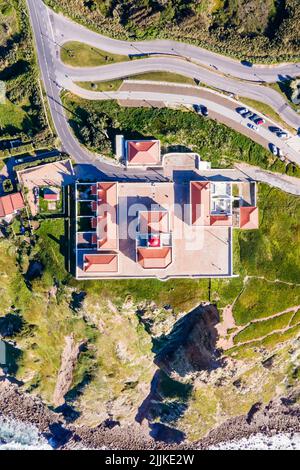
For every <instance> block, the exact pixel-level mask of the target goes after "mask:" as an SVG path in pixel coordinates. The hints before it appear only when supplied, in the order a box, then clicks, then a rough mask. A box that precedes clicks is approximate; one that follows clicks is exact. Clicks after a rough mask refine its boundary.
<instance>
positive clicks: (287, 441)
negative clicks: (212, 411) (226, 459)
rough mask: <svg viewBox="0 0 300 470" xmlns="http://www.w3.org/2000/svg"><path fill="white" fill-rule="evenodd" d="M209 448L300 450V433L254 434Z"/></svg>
mask: <svg viewBox="0 0 300 470" xmlns="http://www.w3.org/2000/svg"><path fill="white" fill-rule="evenodd" d="M209 449H210V450H300V433H294V434H288V433H280V434H275V435H274V436H266V435H264V434H255V435H253V436H250V437H247V438H246V437H244V438H242V439H236V440H233V441H230V442H221V443H219V444H217V445H215V446H211V447H209Z"/></svg>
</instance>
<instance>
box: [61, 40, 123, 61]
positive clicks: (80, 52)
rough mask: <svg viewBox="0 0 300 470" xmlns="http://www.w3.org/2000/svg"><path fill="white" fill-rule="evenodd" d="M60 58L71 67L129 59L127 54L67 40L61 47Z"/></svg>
mask: <svg viewBox="0 0 300 470" xmlns="http://www.w3.org/2000/svg"><path fill="white" fill-rule="evenodd" d="M61 60H62V61H63V62H64V63H65V64H67V65H71V66H72V67H96V66H98V65H107V64H113V63H115V62H124V61H126V60H129V58H128V56H124V55H119V54H110V53H109V52H106V51H102V50H101V49H97V48H96V47H92V46H89V45H88V44H84V43H81V42H76V41H73V42H67V43H66V44H64V45H63V46H62V47H61Z"/></svg>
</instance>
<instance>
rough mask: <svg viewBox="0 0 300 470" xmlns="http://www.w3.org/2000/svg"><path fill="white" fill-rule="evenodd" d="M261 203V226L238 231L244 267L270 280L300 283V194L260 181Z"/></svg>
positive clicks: (259, 197) (245, 270) (259, 193)
mask: <svg viewBox="0 0 300 470" xmlns="http://www.w3.org/2000/svg"><path fill="white" fill-rule="evenodd" d="M258 206H259V212H260V221H259V222H260V229H259V230H253V231H249V232H248V231H244V232H243V231H239V232H237V235H238V237H237V238H238V247H239V256H240V262H241V265H242V267H243V271H244V272H246V273H247V274H248V275H252V276H257V275H260V276H265V277H266V278H267V279H270V280H274V279H280V280H282V281H288V282H292V283H299V279H300V203H299V198H297V197H296V196H293V195H291V194H288V193H284V192H282V191H280V190H278V189H276V188H271V187H269V186H267V185H263V184H259V192H258ZM279 287H280V286H279Z"/></svg>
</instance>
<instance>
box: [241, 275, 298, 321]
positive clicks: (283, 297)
mask: <svg viewBox="0 0 300 470" xmlns="http://www.w3.org/2000/svg"><path fill="white" fill-rule="evenodd" d="M299 304H300V286H290V285H288V284H283V283H270V282H267V281H265V280H263V279H250V280H249V281H248V282H247V284H246V287H245V289H244V291H243V292H242V294H241V295H240V297H239V298H238V300H237V302H236V303H235V305H234V309H233V314H234V318H235V320H236V323H237V324H238V325H245V324H246V323H248V322H250V321H251V320H254V319H257V318H266V317H270V316H271V315H274V314H275V313H279V312H282V311H284V310H286V309H288V308H290V307H294V306H295V305H299Z"/></svg>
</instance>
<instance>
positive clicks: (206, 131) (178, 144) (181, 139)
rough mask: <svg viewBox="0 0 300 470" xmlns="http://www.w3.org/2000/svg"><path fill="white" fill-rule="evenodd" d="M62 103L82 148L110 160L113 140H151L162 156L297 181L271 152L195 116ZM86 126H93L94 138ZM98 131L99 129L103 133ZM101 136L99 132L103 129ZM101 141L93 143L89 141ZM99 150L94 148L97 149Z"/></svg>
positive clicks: (72, 99)
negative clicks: (177, 154)
mask: <svg viewBox="0 0 300 470" xmlns="http://www.w3.org/2000/svg"><path fill="white" fill-rule="evenodd" d="M63 101H64V103H65V105H66V108H67V109H69V110H70V111H71V113H70V121H69V122H70V124H71V126H72V127H73V130H74V132H75V134H76V136H77V138H78V139H79V140H80V142H81V143H83V144H84V145H87V146H88V147H89V148H91V149H93V150H95V149H96V150H97V151H98V150H99V151H100V152H101V153H107V154H108V155H110V154H111V153H110V148H111V147H110V145H112V146H113V144H114V137H115V135H116V134H120V133H123V134H124V135H125V137H126V138H145V137H155V138H157V139H160V140H161V143H162V150H163V152H168V151H174V150H175V151H176V150H179V151H181V150H186V149H189V150H191V151H195V152H198V153H199V154H200V155H201V158H202V159H203V160H208V161H211V162H212V165H213V166H214V167H219V168H220V167H223V168H226V167H232V165H233V162H235V161H243V162H246V163H249V164H252V165H256V166H260V167H261V168H265V169H268V170H272V171H277V172H280V173H286V172H287V173H288V174H293V175H294V176H300V169H299V167H297V166H296V165H294V164H293V165H286V164H285V163H283V162H281V161H280V160H279V159H277V158H275V157H274V156H273V155H272V154H271V152H269V151H268V150H267V149H265V148H263V147H262V146H261V145H259V144H256V143H255V142H253V141H252V140H251V139H249V138H248V137H246V136H244V135H242V134H239V133H238V132H236V131H234V130H233V129H230V128H228V127H226V126H225V125H223V124H219V123H217V122H215V121H213V120H211V119H204V118H202V117H200V116H199V115H197V114H196V113H194V112H187V111H182V110H174V109H168V108H161V109H160V108H124V107H121V106H119V105H118V104H117V103H116V102H114V101H106V102H103V101H89V100H83V99H80V98H78V97H76V96H73V95H71V94H65V95H64V96H63ZM87 126H92V129H93V132H91V131H89V128H88V127H87ZM101 126H102V127H101ZM103 128H104V129H105V132H103V131H102V132H101V129H103ZM93 135H94V137H95V138H97V139H100V141H96V140H94V138H93ZM96 144H97V145H96Z"/></svg>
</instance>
